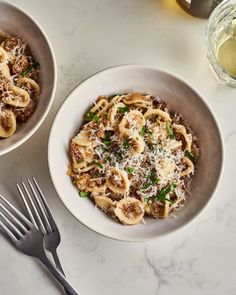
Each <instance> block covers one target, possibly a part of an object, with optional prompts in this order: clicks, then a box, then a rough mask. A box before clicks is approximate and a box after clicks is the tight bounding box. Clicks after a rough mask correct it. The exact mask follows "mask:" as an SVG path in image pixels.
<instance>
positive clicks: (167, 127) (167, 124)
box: [166, 122, 175, 139]
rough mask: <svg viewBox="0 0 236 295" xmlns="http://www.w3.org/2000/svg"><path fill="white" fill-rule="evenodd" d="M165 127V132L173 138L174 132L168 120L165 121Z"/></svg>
mask: <svg viewBox="0 0 236 295" xmlns="http://www.w3.org/2000/svg"><path fill="white" fill-rule="evenodd" d="M166 129H167V132H168V134H169V136H170V139H175V134H174V132H173V129H172V127H171V125H170V123H169V122H168V123H166Z"/></svg>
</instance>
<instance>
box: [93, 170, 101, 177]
mask: <svg viewBox="0 0 236 295" xmlns="http://www.w3.org/2000/svg"><path fill="white" fill-rule="evenodd" d="M100 176H101V174H100V173H99V172H98V171H96V172H94V174H93V177H94V178H98V177H100Z"/></svg>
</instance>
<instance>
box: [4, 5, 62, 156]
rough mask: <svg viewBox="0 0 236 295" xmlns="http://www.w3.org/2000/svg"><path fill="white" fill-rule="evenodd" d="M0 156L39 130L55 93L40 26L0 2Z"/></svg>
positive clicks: (51, 60) (50, 58) (53, 74)
mask: <svg viewBox="0 0 236 295" xmlns="http://www.w3.org/2000/svg"><path fill="white" fill-rule="evenodd" d="M0 10H1V18H0V155H3V154H5V153H8V152H10V151H11V150H13V149H15V148H17V147H18V146H19V145H21V144H22V143H23V142H25V141H26V140H27V139H29V138H30V137H31V136H32V135H33V134H34V132H35V131H36V130H37V129H38V128H39V126H40V125H41V123H42V122H43V120H44V119H45V117H46V115H47V113H48V111H49V109H50V107H51V104H52V101H53V96H54V92H55V86H56V67H55V59H54V54H53V50H52V48H51V45H50V43H49V41H48V39H47V36H46V35H45V33H44V32H43V30H42V29H41V28H40V26H39V25H38V24H37V23H36V22H35V21H34V20H33V19H32V18H31V17H30V16H29V15H27V14H26V13H25V12H24V11H22V10H21V9H19V8H17V7H15V6H13V5H11V4H9V3H6V2H0Z"/></svg>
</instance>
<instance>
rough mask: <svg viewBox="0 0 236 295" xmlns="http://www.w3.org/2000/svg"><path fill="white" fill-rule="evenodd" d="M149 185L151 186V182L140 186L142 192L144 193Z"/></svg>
mask: <svg viewBox="0 0 236 295" xmlns="http://www.w3.org/2000/svg"><path fill="white" fill-rule="evenodd" d="M151 185H152V183H151V182H147V183H144V184H143V186H142V190H144V191H145V190H146V189H148V188H149V187H150V186H151Z"/></svg>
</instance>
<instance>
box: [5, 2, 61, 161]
mask: <svg viewBox="0 0 236 295" xmlns="http://www.w3.org/2000/svg"><path fill="white" fill-rule="evenodd" d="M0 3H3V4H5V5H7V6H9V7H10V8H12V9H15V10H17V11H19V12H20V13H22V14H23V15H24V16H26V17H28V18H29V19H30V20H31V21H32V22H33V23H34V24H35V26H36V27H37V28H38V29H39V31H40V32H41V33H42V35H43V37H44V38H45V40H46V42H47V44H48V47H49V50H50V53H51V55H52V64H53V71H54V79H53V88H52V93H51V95H50V99H48V100H49V102H48V106H47V108H46V110H45V112H44V113H43V115H42V116H41V118H40V119H39V120H38V122H37V123H36V124H35V126H34V127H33V128H32V129H31V130H30V131H29V132H28V133H27V134H26V135H25V136H24V137H22V138H21V139H19V140H18V141H17V142H15V143H14V144H12V145H10V146H9V147H7V148H5V149H3V150H0V156H2V155H4V154H7V153H9V152H10V151H12V150H14V149H16V148H17V147H19V146H20V145H22V144H23V143H24V142H26V141H27V140H28V139H29V138H30V137H31V136H32V135H33V134H34V133H35V132H36V131H37V130H38V128H39V127H40V126H41V124H42V123H43V121H44V120H45V119H46V116H47V115H48V113H49V110H50V108H51V106H52V103H53V99H54V96H55V92H56V85H57V66H56V57H55V53H54V50H53V47H52V44H51V42H50V40H49V38H48V36H47V34H46V32H45V30H44V29H43V28H42V26H41V25H40V24H39V23H38V21H36V20H35V19H34V18H33V17H32V16H31V15H30V14H29V13H28V12H27V11H25V10H24V9H22V8H21V7H19V6H17V5H13V4H11V3H9V2H7V1H4V0H1V1H0ZM13 136H14V135H13Z"/></svg>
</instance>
